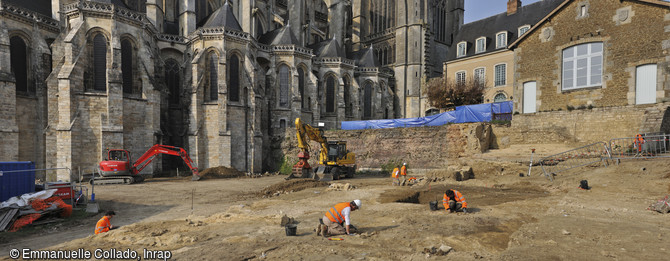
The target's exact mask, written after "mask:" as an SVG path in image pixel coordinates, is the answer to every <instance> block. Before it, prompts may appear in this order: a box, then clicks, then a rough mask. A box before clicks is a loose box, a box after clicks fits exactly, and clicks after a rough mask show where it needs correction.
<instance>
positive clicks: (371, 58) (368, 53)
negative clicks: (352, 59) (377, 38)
mask: <svg viewBox="0 0 670 261" xmlns="http://www.w3.org/2000/svg"><path fill="white" fill-rule="evenodd" d="M358 66H360V67H379V60H377V57H376V55H375V50H374V48H373V47H372V44H370V48H368V49H367V50H365V51H364V52H363V55H361V58H360V59H358Z"/></svg>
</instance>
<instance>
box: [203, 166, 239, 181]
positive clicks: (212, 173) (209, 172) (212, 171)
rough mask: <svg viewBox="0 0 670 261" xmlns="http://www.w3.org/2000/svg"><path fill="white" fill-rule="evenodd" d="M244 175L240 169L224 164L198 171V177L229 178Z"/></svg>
mask: <svg viewBox="0 0 670 261" xmlns="http://www.w3.org/2000/svg"><path fill="white" fill-rule="evenodd" d="M245 176H246V174H245V173H244V172H242V171H239V170H236V169H233V168H228V167H224V166H219V167H213V168H208V169H204V170H203V171H201V172H200V177H203V178H208V179H231V178H239V177H245Z"/></svg>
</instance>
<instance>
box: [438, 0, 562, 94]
mask: <svg viewBox="0 0 670 261" xmlns="http://www.w3.org/2000/svg"><path fill="white" fill-rule="evenodd" d="M562 2H563V0H543V1H539V2H536V3H532V4H529V5H525V6H522V2H521V1H520V0H508V1H507V11H506V12H504V13H500V14H497V15H494V16H491V17H488V18H484V19H481V20H477V21H474V22H471V23H467V24H464V25H463V27H462V28H461V30H459V32H458V34H457V35H456V38H455V39H454V47H455V48H454V49H453V50H454V51H453V52H449V54H448V57H447V62H445V63H444V71H445V74H444V76H445V77H446V78H447V80H448V81H450V82H453V81H463V82H464V81H466V80H467V79H470V78H473V79H478V81H479V82H481V83H485V84H486V85H485V86H486V88H485V90H484V98H483V102H484V103H492V102H502V101H509V100H512V99H513V97H514V96H513V86H514V52H513V51H512V50H510V49H509V48H508V46H509V44H510V43H512V42H514V41H516V40H517V39H518V38H519V37H520V36H521V35H523V34H524V33H526V32H528V31H529V30H530V28H531V27H532V26H533V25H535V24H536V23H537V22H539V21H540V20H541V19H542V18H544V16H546V15H547V14H549V13H550V12H551V11H552V10H554V8H556V7H557V6H558V5H560V4H561V3H562Z"/></svg>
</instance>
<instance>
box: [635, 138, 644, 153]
mask: <svg viewBox="0 0 670 261" xmlns="http://www.w3.org/2000/svg"><path fill="white" fill-rule="evenodd" d="M643 143H644V138H642V135H640V134H638V135H635V146H637V151H638V152H642V144H643Z"/></svg>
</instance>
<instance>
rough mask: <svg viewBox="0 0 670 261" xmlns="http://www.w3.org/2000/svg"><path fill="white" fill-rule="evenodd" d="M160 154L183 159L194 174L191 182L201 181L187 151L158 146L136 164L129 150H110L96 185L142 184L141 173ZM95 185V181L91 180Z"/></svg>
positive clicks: (103, 162)
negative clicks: (131, 159) (132, 161)
mask: <svg viewBox="0 0 670 261" xmlns="http://www.w3.org/2000/svg"><path fill="white" fill-rule="evenodd" d="M158 154H168V155H175V156H179V157H181V158H182V159H183V160H184V162H186V165H188V167H189V168H190V169H191V172H193V178H191V180H199V179H200V176H199V175H198V167H196V166H195V163H194V162H193V160H191V157H189V156H188V153H187V152H186V150H184V149H182V148H179V147H173V146H168V145H161V144H156V145H154V146H153V147H151V148H150V149H149V150H147V152H145V153H144V154H143V155H142V156H141V157H140V158H139V159H137V160H136V161H135V162H134V163H132V165H131V162H130V152H128V151H127V150H109V151H107V157H108V158H107V159H106V160H105V161H102V162H100V166H99V168H100V176H101V177H100V178H95V179H94V180H95V184H112V183H125V184H131V183H135V182H141V181H142V180H144V178H143V177H142V176H141V175H140V172H141V171H142V170H143V169H144V168H145V167H146V166H147V165H149V163H151V161H152V160H153V159H154V158H155V157H156V156H157V155H158ZM91 183H93V180H91Z"/></svg>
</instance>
